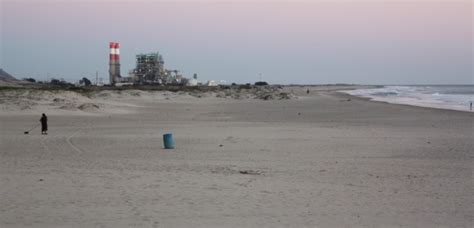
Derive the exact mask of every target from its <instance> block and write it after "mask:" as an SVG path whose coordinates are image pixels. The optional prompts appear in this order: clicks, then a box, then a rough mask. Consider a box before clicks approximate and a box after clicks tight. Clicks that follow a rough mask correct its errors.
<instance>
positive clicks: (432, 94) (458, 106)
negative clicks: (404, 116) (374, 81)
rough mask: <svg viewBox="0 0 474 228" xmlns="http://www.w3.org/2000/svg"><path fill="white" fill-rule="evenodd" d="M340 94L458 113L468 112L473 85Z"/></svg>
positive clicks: (390, 87) (389, 88)
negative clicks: (457, 111) (456, 111)
mask: <svg viewBox="0 0 474 228" xmlns="http://www.w3.org/2000/svg"><path fill="white" fill-rule="evenodd" d="M342 92H344V93H348V94H350V95H354V96H359V97H366V98H370V99H372V100H375V101H384V102H388V103H394V104H406V105H414V106H420V107H430V108H440V109H451V110H459V111H470V102H474V85H457V86H452V85H450V86H438V85H436V86H384V87H381V88H373V89H357V90H349V91H342Z"/></svg>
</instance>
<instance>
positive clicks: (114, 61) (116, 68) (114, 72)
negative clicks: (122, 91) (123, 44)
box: [109, 42, 120, 85]
mask: <svg viewBox="0 0 474 228" xmlns="http://www.w3.org/2000/svg"><path fill="white" fill-rule="evenodd" d="M109 48H110V56H109V61H110V62H109V77H110V84H111V85H114V84H115V82H116V81H117V80H119V78H120V44H119V43H117V42H110V43H109Z"/></svg>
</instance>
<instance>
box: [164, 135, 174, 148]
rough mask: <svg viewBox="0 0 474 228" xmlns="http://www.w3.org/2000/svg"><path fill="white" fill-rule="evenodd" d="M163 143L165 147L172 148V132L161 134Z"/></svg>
mask: <svg viewBox="0 0 474 228" xmlns="http://www.w3.org/2000/svg"><path fill="white" fill-rule="evenodd" d="M163 144H164V147H165V149H174V140H173V134H171V133H168V134H164V135H163Z"/></svg>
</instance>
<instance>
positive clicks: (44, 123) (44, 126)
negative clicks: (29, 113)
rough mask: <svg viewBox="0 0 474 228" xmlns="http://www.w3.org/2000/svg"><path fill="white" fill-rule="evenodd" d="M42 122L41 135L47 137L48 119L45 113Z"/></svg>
mask: <svg viewBox="0 0 474 228" xmlns="http://www.w3.org/2000/svg"><path fill="white" fill-rule="evenodd" d="M40 122H41V134H42V135H47V134H48V117H47V116H46V114H44V113H43V115H42V116H41V119H40Z"/></svg>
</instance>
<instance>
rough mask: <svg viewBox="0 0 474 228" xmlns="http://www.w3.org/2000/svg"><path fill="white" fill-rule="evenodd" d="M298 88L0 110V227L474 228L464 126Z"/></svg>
mask: <svg viewBox="0 0 474 228" xmlns="http://www.w3.org/2000/svg"><path fill="white" fill-rule="evenodd" d="M308 88H309V89H310V90H311V92H310V94H306V89H307V88H305V87H286V88H284V90H286V91H287V92H288V93H291V94H294V95H295V98H292V99H283V100H279V99H273V100H261V99H247V98H246V99H231V98H221V97H216V96H209V97H201V98H199V97H196V96H190V95H183V94H177V93H171V92H170V93H168V95H163V94H162V93H161V94H160V95H159V96H158V95H157V96H152V95H150V94H148V93H145V92H139V93H138V94H135V95H134V96H116V95H110V94H109V95H104V96H102V98H101V97H100V96H98V97H92V98H81V99H83V100H81V99H75V98H74V97H70V100H71V102H72V101H75V102H79V103H78V105H77V106H74V107H68V106H64V105H62V104H61V105H58V106H57V107H65V108H64V109H61V110H59V109H51V108H52V107H53V106H51V105H49V103H48V104H46V103H44V104H43V103H41V102H39V105H37V108H35V109H28V108H25V109H24V110H20V109H9V108H11V106H9V107H6V106H5V107H4V108H3V109H2V110H1V111H0V112H1V113H0V129H1V131H0V205H1V206H0V227H2V228H10V227H473V223H474V198H473V195H474V179H473V167H474V149H473V148H474V135H473V132H474V131H473V126H474V113H469V112H458V111H449V110H438V109H430V108H419V107H412V106H406V105H394V104H386V103H381V102H372V101H368V100H366V99H360V98H356V97H350V96H349V95H343V94H340V93H337V92H336V90H337V88H333V87H308ZM68 96H69V95H68ZM68 96H66V95H64V97H61V99H63V100H56V101H55V102H57V103H61V102H64V103H71V102H69V101H68V99H69V98H68ZM54 97H55V96H54V95H52V96H51V97H48V99H49V102H53V99H54ZM64 99H65V100H64ZM23 102H26V101H23ZM85 103H91V104H90V105H88V106H87V107H86V106H80V105H82V104H85ZM25 104H29V103H28V102H26V103H25ZM94 104H96V105H95V106H94ZM21 105H23V103H22V104H21ZM21 105H17V106H16V107H20V106H21ZM25 107H26V106H25ZM54 107H56V106H54ZM78 107H83V109H81V108H78ZM96 109H97V110H96ZM101 110H102V111H101ZM85 111H87V112H85ZM41 112H46V113H47V114H48V116H49V134H48V135H47V136H44V135H41V134H40V130H39V129H35V130H33V131H32V132H31V133H30V134H28V135H25V134H24V131H25V130H28V129H29V128H31V127H32V126H33V125H34V124H37V123H39V122H38V120H39V118H40V115H41ZM168 132H172V133H173V136H174V139H175V142H176V149H173V150H165V149H163V143H162V135H163V134H165V133H168Z"/></svg>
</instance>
